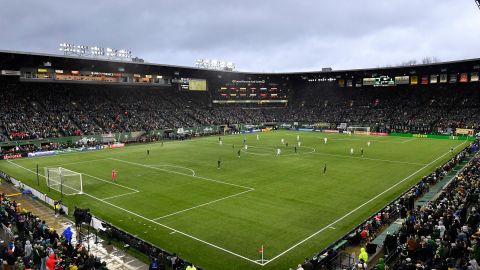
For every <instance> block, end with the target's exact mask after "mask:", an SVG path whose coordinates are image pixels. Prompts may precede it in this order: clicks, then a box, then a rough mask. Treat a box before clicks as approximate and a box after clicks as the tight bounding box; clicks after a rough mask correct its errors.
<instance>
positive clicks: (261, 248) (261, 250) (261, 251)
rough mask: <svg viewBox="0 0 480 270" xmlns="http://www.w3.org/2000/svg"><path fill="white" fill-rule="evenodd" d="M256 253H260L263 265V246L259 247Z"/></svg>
mask: <svg viewBox="0 0 480 270" xmlns="http://www.w3.org/2000/svg"><path fill="white" fill-rule="evenodd" d="M258 252H260V253H262V263H263V245H261V246H260V249H259V250H258Z"/></svg>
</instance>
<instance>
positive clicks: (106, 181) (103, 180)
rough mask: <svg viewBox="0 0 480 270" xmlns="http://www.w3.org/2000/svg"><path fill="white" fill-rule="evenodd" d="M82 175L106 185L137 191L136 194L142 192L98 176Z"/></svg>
mask: <svg viewBox="0 0 480 270" xmlns="http://www.w3.org/2000/svg"><path fill="white" fill-rule="evenodd" d="M81 174H83V175H86V176H88V177H91V178H94V179H97V180H99V181H102V182H105V183H109V184H111V185H114V186H117V187H121V188H124V189H128V190H131V191H135V192H140V190H137V189H134V188H131V187H127V186H124V185H120V184H117V183H115V182H113V181H108V180H105V179H102V178H99V177H96V176H93V175H90V174H87V173H81Z"/></svg>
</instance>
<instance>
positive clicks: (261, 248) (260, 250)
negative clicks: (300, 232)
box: [258, 245, 263, 253]
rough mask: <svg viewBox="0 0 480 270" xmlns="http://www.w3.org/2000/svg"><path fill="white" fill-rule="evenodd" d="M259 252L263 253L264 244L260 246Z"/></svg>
mask: <svg viewBox="0 0 480 270" xmlns="http://www.w3.org/2000/svg"><path fill="white" fill-rule="evenodd" d="M258 252H260V253H263V245H261V246H260V249H259V250H258Z"/></svg>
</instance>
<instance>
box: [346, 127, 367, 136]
mask: <svg viewBox="0 0 480 270" xmlns="http://www.w3.org/2000/svg"><path fill="white" fill-rule="evenodd" d="M347 132H350V133H351V134H361V135H370V127H356V126H350V127H347Z"/></svg>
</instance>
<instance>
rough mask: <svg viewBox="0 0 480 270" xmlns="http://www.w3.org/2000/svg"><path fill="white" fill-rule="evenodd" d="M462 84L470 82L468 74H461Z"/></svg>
mask: <svg viewBox="0 0 480 270" xmlns="http://www.w3.org/2000/svg"><path fill="white" fill-rule="evenodd" d="M460 82H468V73H462V74H460Z"/></svg>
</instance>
